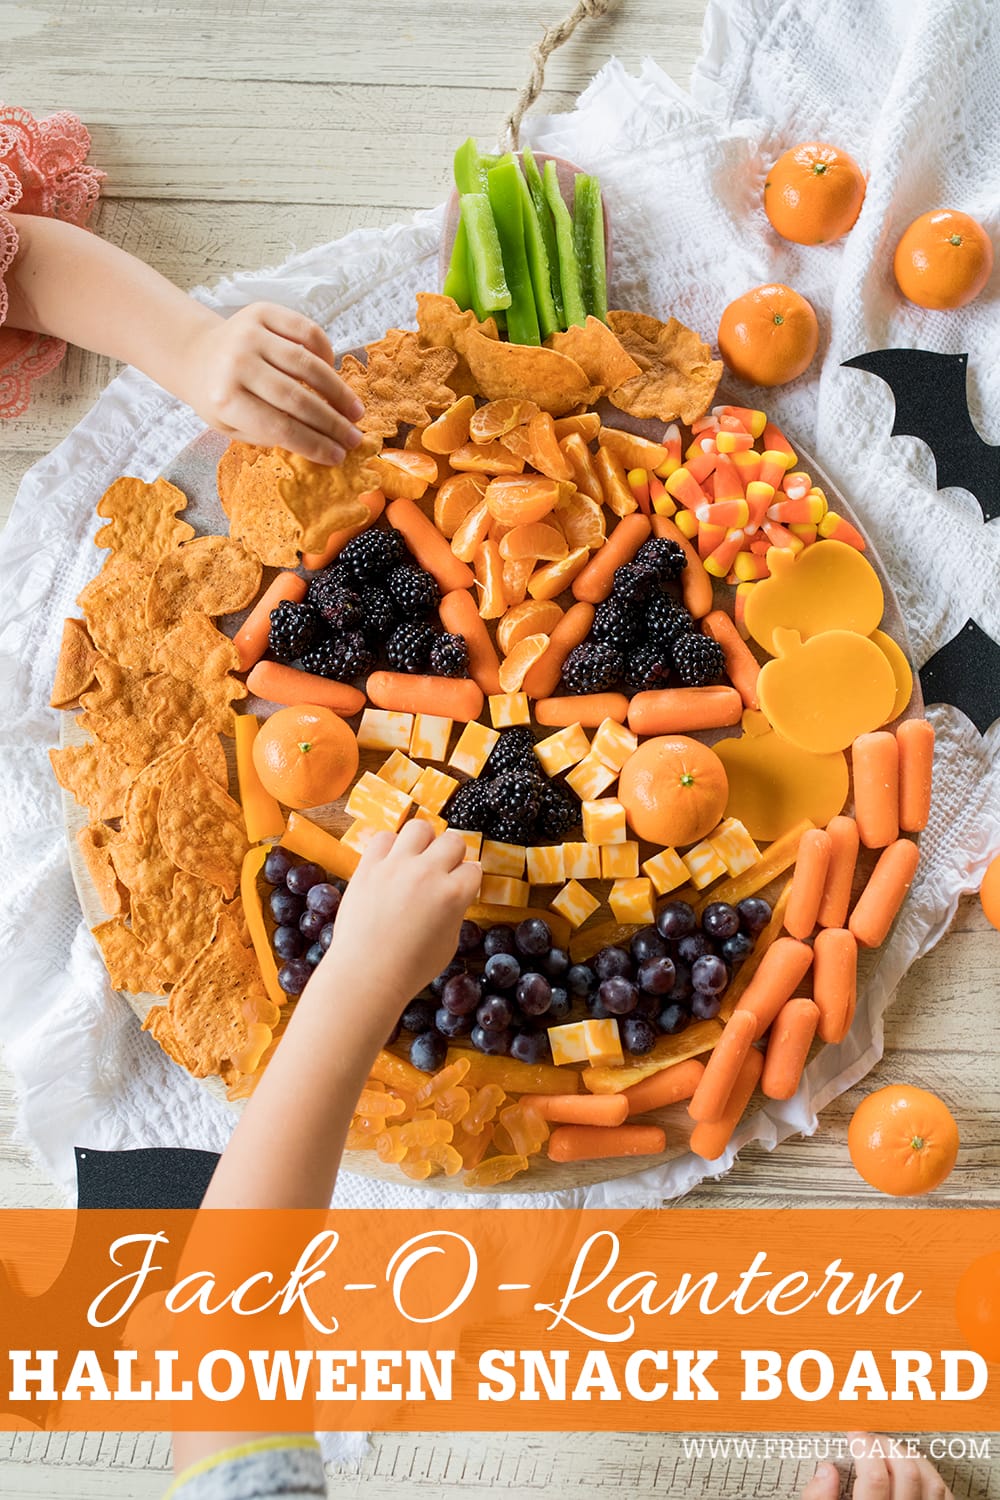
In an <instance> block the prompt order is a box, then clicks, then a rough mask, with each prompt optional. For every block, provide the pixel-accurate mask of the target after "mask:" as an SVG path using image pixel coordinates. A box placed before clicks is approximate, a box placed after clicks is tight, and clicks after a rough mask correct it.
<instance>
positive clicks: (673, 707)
mask: <svg viewBox="0 0 1000 1500" xmlns="http://www.w3.org/2000/svg"><path fill="white" fill-rule="evenodd" d="M742 713H743V699H742V698H741V697H740V695H739V693H738V692H737V691H736V689H735V688H731V687H682V688H656V689H654V690H653V691H652V692H648V693H636V695H635V697H634V698H633V699H632V701H631V703H630V704H629V708H628V727H629V728H630V729H631V730H632V731H633V733H634V734H686V733H687V732H688V731H689V730H691V729H721V728H723V727H724V726H725V725H727V724H738V723H739V722H740V717H741V715H742Z"/></svg>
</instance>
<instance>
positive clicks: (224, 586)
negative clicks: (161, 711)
mask: <svg viewBox="0 0 1000 1500" xmlns="http://www.w3.org/2000/svg"><path fill="white" fill-rule="evenodd" d="M254 468H256V465H254ZM251 472H252V471H251ZM260 576H261V567H260V563H259V562H258V560H257V558H255V557H251V556H250V554H249V552H247V551H245V550H244V548H243V547H241V546H240V544H239V543H238V542H234V541H232V540H231V538H229V537H227V536H200V537H197V538H196V539H195V540H194V541H193V542H188V543H186V545H185V546H183V547H175V548H174V550H173V551H172V552H168V553H167V555H166V557H163V558H161V559H160V561H159V562H158V563H157V565H156V568H155V569H154V572H153V577H152V579H151V580H150V584H149V593H148V594H147V596H146V623H147V625H148V626H149V628H150V630H152V631H156V632H160V631H162V630H164V629H166V628H168V627H169V626H171V625H173V624H175V623H176V622H177V621H178V620H179V619H180V618H181V616H182V615H185V614H187V613H188V611H190V610H197V611H198V612H199V613H201V614H206V615H231V614H234V613H235V611H236V610H239V609H243V608H244V607H245V606H246V605H248V604H250V603H251V601H252V600H253V599H254V598H255V596H256V594H257V590H258V589H259V588H260Z"/></svg>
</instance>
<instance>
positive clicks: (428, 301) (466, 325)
mask: <svg viewBox="0 0 1000 1500" xmlns="http://www.w3.org/2000/svg"><path fill="white" fill-rule="evenodd" d="M417 326H418V327H419V329H420V337H421V339H422V340H423V342H424V343H425V344H430V345H431V346H433V347H434V348H437V349H451V350H453V351H454V353H455V356H456V364H455V368H454V370H452V372H451V374H450V375H449V376H448V384H449V385H450V386H451V388H452V390H453V391H454V392H455V395H456V396H475V395H477V394H478V387H477V385H476V382H475V380H474V379H473V376H472V371H471V370H470V369H469V366H468V363H467V361H466V359H465V356H464V355H463V353H462V348H461V342H462V338H463V335H464V334H465V333H466V332H467V331H468V330H469V329H474V330H475V331H476V332H477V333H481V334H482V335H483V337H484V338H487V339H498V338H499V337H500V334H499V332H498V331H497V325H496V319H495V318H487V319H486V322H485V323H477V322H476V315H475V313H474V312H462V310H461V308H460V307H459V305H458V303H457V302H456V301H455V299H454V298H453V297H445V296H442V295H441V294H440V293H438V292H418V293H417Z"/></svg>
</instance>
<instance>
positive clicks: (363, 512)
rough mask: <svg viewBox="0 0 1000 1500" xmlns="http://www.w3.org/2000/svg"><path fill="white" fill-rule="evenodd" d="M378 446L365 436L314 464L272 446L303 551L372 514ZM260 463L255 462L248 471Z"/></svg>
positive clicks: (281, 492) (279, 487) (316, 549)
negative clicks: (368, 499)
mask: <svg viewBox="0 0 1000 1500" xmlns="http://www.w3.org/2000/svg"><path fill="white" fill-rule="evenodd" d="M448 399H449V402H450V400H451V392H450V391H449V393H448ZM381 446H382V444H381V442H380V441H379V439H377V438H374V437H366V438H364V439H362V441H361V442H360V443H359V444H358V446H357V447H356V448H352V449H351V450H350V452H349V453H348V454H347V456H346V457H345V458H344V460H343V462H342V463H339V464H333V465H332V466H329V465H327V464H314V463H313V462H312V461H311V460H310V459H308V458H303V457H302V456H301V455H300V454H298V453H288V452H286V451H285V449H283V448H279V449H277V450H276V454H277V456H278V457H279V458H280V460H281V464H282V469H281V470H280V471H279V472H278V474H277V481H276V486H277V492H278V496H279V498H280V499H281V500H283V501H284V503H285V505H286V506H287V508H288V510H290V511H291V513H292V515H293V516H294V517H295V519H296V521H297V522H298V523H299V525H300V526H301V527H302V540H301V547H302V551H303V552H321V551H322V550H323V548H324V547H325V546H326V544H327V542H328V541H329V539H330V537H331V536H332V534H333V533H334V532H335V531H342V530H344V528H345V527H348V526H359V525H361V524H362V522H367V521H368V520H370V519H371V512H370V511H369V509H368V506H367V505H366V504H365V503H364V501H363V500H362V499H361V496H362V495H366V494H368V493H369V491H371V490H375V489H378V475H377V474H376V472H375V470H374V469H373V468H372V466H371V464H370V463H369V462H368V460H369V459H370V458H371V457H372V455H373V454H375V453H377V452H378V451H379V449H380V448H381ZM258 467H259V465H258V464H254V468H253V470H251V472H254V471H255V470H256V469H257V468H258ZM209 613H211V611H209Z"/></svg>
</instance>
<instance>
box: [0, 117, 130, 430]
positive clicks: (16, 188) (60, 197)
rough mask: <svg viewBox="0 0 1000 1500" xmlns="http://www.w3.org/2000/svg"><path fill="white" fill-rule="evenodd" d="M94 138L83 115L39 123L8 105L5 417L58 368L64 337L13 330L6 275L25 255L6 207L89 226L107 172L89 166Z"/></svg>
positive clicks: (0, 172) (3, 234) (2, 342)
mask: <svg viewBox="0 0 1000 1500" xmlns="http://www.w3.org/2000/svg"><path fill="white" fill-rule="evenodd" d="M89 151H90V134H89V132H88V131H87V128H86V126H85V125H84V124H83V123H82V121H80V120H78V119H77V117H76V115H71V114H69V113H68V112H67V111H66V110H60V111H59V112H58V113H57V114H54V115H49V116H48V117H47V118H46V119H44V120H36V119H35V117H34V115H32V114H31V112H30V110H27V109H18V108H17V107H16V106H14V105H10V104H4V103H2V102H0V419H2V418H4V417H18V416H20V415H21V413H22V412H23V411H25V410H26V408H27V405H28V402H29V400H30V398H31V384H32V381H35V380H37V379H38V378H39V376H41V375H47V374H48V372H49V371H50V370H53V369H55V367H56V365H57V364H58V363H59V361H60V360H61V359H62V357H63V355H64V354H65V352H66V345H65V344H64V343H63V341H62V339H53V338H49V337H47V336H46V335H43V334H38V333H27V332H25V331H24V330H23V329H21V328H6V327H4V326H3V325H4V322H5V320H6V317H7V307H8V297H7V287H6V284H5V282H4V277H5V275H6V273H7V271H8V269H9V267H10V265H11V263H12V261H13V259H14V256H15V255H16V254H17V231H16V230H15V228H14V225H13V224H12V222H11V220H10V219H8V218H7V216H6V214H5V213H4V212H3V210H4V209H13V208H16V209H17V210H18V212H19V213H22V214H39V215H41V216H43V217H44V218H48V219H65V220H66V222H67V223H69V224H80V225H83V224H86V222H87V220H88V219H89V218H90V215H91V214H92V213H93V210H94V205H95V204H96V202H97V200H98V198H99V197H100V194H101V183H102V182H103V181H104V176H105V174H104V173H103V172H99V171H98V170H97V168H96V167H91V166H88V165H87V154H88V152H89Z"/></svg>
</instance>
